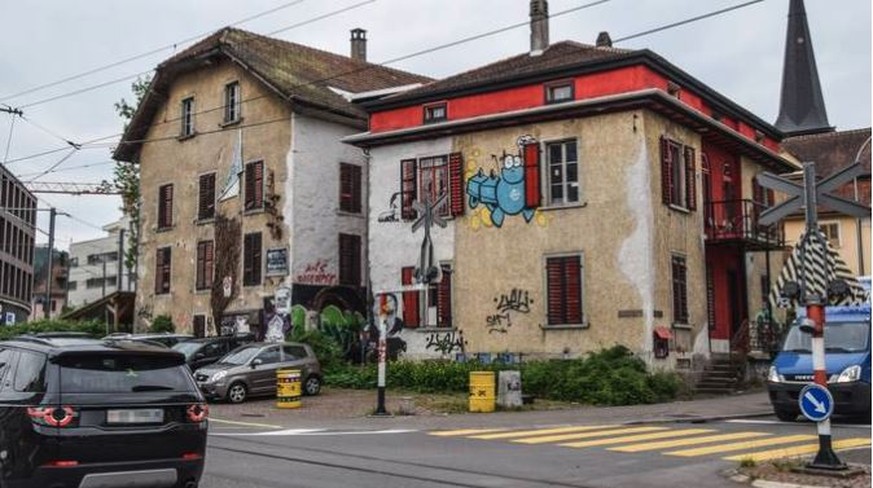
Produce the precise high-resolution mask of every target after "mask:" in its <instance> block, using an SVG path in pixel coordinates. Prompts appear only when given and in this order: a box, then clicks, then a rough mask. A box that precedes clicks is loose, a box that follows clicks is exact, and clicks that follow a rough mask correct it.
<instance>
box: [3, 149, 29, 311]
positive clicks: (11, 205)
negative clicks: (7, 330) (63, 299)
mask: <svg viewBox="0 0 873 488" xmlns="http://www.w3.org/2000/svg"><path fill="white" fill-rule="evenodd" d="M35 233H36V197H35V196H33V194H32V193H31V192H30V191H28V190H27V189H26V188H25V187H24V185H23V184H22V183H21V182H20V181H19V180H18V178H16V177H15V175H13V174H12V173H11V172H9V171H8V170H7V169H6V168H5V167H4V166H2V165H0V324H6V325H11V324H16V323H19V322H24V321H26V320H27V317H28V316H29V315H30V309H31V304H30V298H31V292H32V291H33V257H34V236H35Z"/></svg>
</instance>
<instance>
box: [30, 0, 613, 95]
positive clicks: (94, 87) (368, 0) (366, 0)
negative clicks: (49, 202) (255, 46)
mask: <svg viewBox="0 0 873 488" xmlns="http://www.w3.org/2000/svg"><path fill="white" fill-rule="evenodd" d="M607 1H608V0H607ZM374 2H376V0H364V1H363V2H358V3H356V4H354V5H351V6H348V7H344V8H341V9H339V10H335V11H333V12H329V13H327V14H324V15H320V16H318V17H313V18H311V19H308V20H305V21H302V22H298V23H296V24H294V25H292V26H289V27H286V28H283V29H279V30H278V31H275V32H284V31H287V30H289V29H292V28H297V27H302V26H304V25H308V24H310V23H313V22H317V21H319V20H323V19H326V18H330V17H333V16H335V15H339V14H341V13H345V12H348V11H349V10H353V9H356V8H359V7H362V6H364V5H367V4H370V3H374ZM275 32H274V33H275ZM271 34H273V33H271ZM153 71H154V69H150V70H147V71H141V72H139V73H136V74H133V75H127V76H123V77H121V78H116V79H114V80H110V81H105V82H103V83H98V84H96V85H91V86H86V87H84V88H80V89H78V90H73V91H71V92H67V93H61V94H59V95H55V96H51V97H48V98H43V99H41V100H37V101H35V102H30V103H25V104H23V105H21V108H28V107H35V106H37V105H42V104H44V103H48V102H53V101H55V100H60V99H62V98H68V97H72V96H75V95H81V94H82V93H87V92H90V91H94V90H97V89H99V88H103V87H106V86H110V85H114V84H116V83H120V82H122V81H127V80H131V79H133V78H137V77H140V76H144V75H147V74H150V73H152V72H153Z"/></svg>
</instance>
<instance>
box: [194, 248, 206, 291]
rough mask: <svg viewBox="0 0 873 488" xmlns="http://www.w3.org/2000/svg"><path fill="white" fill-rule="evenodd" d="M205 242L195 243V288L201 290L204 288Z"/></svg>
mask: <svg viewBox="0 0 873 488" xmlns="http://www.w3.org/2000/svg"><path fill="white" fill-rule="evenodd" d="M205 262H206V242H205V241H201V242H198V243H197V278H196V281H197V283H196V288H197V289H198V290H202V289H204V288H205V287H206V265H205Z"/></svg>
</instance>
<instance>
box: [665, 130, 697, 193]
mask: <svg viewBox="0 0 873 488" xmlns="http://www.w3.org/2000/svg"><path fill="white" fill-rule="evenodd" d="M695 161H696V156H695V151H694V148H693V147H691V146H683V145H682V144H680V143H678V142H676V141H673V140H671V139H668V138H666V137H663V136H662V137H661V190H662V200H663V202H664V204H665V205H670V206H673V207H677V208H682V209H685V210H697V187H696V181H695Z"/></svg>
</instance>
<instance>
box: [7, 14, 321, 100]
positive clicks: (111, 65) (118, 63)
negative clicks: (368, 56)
mask: <svg viewBox="0 0 873 488" xmlns="http://www.w3.org/2000/svg"><path fill="white" fill-rule="evenodd" d="M305 1H306V0H294V1H292V2H287V3H284V4H282V5H279V6H278V7H274V8H271V9H269V10H265V11H263V12H260V13H258V14H255V15H252V16H249V17H246V18H244V19H241V20H238V21H236V22H233V23H231V24H229V25H241V24H244V23H246V22H250V21H252V20H255V19H259V18H261V17H265V16H267V15H270V14H272V13H275V12H278V11H280V10H284V9H286V8H288V7H292V6H294V5H297V4H299V3H303V2H305ZM212 32H213V31H212V30H210V31H207V32H204V33H201V34H198V35H196V36H191V37H188V38H186V39H182V40H181V41H176V42H174V43H173V44H168V45H166V46H162V47H159V48H156V49H153V50H151V51H148V52H145V53H141V54H137V55H134V56H130V57H128V58H124V59H122V60H119V61H115V62H112V63H109V64H106V65H103V66H99V67H97V68H93V69H90V70H88V71H84V72H82V73H79V74H76V75H72V76H68V77H66V78H63V79H60V80H57V81H53V82H50V83H46V84H43V85H39V86H36V87H33V88H29V89H27V90H24V91H21V92H18V93H13V94H12V95H4V96H2V97H0V101H6V100H11V99H13V98H18V97H20V96H23V95H28V94H30V93H34V92H37V91H41V90H44V89H46V88H51V87H53V86H57V85H60V84H63V83H67V82H69V81H73V80H78V79H79V78H84V77H86V76H88V75H92V74H94V73H99V72H101V71H105V70H107V69H110V68H114V67H116V66H121V65H123V64H126V63H129V62H131V61H135V60H137V59H142V58H144V57H147V56H151V55H152V54H157V53H159V52H161V51H166V50H168V49H173V48H175V47H176V46H178V45H179V44H187V43H189V42H192V41H196V40H197V39H200V38H201V37H205V36H207V35H209V34H211V33H212Z"/></svg>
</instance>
